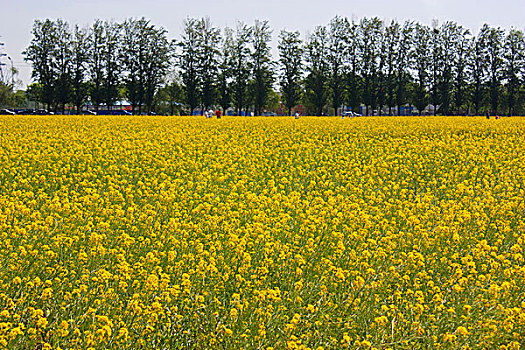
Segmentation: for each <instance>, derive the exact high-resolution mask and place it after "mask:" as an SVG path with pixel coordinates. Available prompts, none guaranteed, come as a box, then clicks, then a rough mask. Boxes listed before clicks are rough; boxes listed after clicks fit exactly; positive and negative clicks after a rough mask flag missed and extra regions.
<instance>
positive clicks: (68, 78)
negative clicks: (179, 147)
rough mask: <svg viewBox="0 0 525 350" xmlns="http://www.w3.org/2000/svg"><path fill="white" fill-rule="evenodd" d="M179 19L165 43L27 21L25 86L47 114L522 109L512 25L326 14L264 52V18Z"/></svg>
mask: <svg viewBox="0 0 525 350" xmlns="http://www.w3.org/2000/svg"><path fill="white" fill-rule="evenodd" d="M183 27H184V30H183V33H182V36H181V37H180V38H177V39H175V40H170V39H169V38H168V35H167V32H166V30H165V29H163V28H161V27H156V26H155V25H153V24H151V23H150V22H149V21H148V20H146V19H144V18H141V19H128V20H126V21H124V22H123V23H114V22H108V21H101V20H97V21H95V22H94V23H93V24H92V25H91V27H89V28H81V27H79V26H74V27H73V28H72V27H71V26H70V25H69V24H68V23H67V22H65V21H63V20H55V21H53V20H49V19H46V20H43V21H42V20H37V21H35V22H34V26H33V32H32V33H33V39H32V41H31V44H30V45H29V47H28V48H27V50H26V51H25V52H24V54H25V56H26V60H27V61H29V62H31V63H32V65H33V78H34V81H35V83H34V84H32V85H30V86H29V88H28V93H29V94H30V95H31V96H33V98H34V99H37V100H38V101H40V102H41V103H43V104H44V105H46V106H47V107H48V109H55V110H61V109H62V110H63V109H65V108H66V107H67V106H69V107H70V108H74V109H77V110H80V109H82V108H83V106H85V104H86V103H89V104H91V105H92V106H93V108H94V109H95V110H97V109H98V108H100V106H113V105H114V104H115V102H116V101H117V100H119V99H126V100H128V101H129V102H130V103H131V105H132V108H133V111H134V112H135V113H143V112H151V111H157V112H159V111H161V112H164V113H171V114H173V113H176V112H177V108H181V106H184V107H182V108H185V110H184V111H181V110H179V112H185V113H188V112H190V111H193V110H195V109H198V108H200V109H208V108H220V109H223V110H227V109H229V108H232V109H233V110H234V112H235V113H238V114H241V113H242V112H244V113H246V112H248V111H253V112H255V113H256V114H261V113H262V112H263V111H264V110H266V109H272V110H275V109H276V108H278V107H279V102H282V104H283V105H284V111H285V112H286V113H291V111H292V109H293V108H294V107H295V106H296V105H298V104H303V105H304V106H305V107H306V109H307V111H308V112H309V113H310V114H315V115H322V114H336V113H340V111H341V110H342V108H343V107H346V109H348V108H351V109H352V110H354V111H359V109H362V110H363V111H364V112H365V114H371V113H373V111H375V113H378V114H395V113H400V111H401V107H406V106H414V107H416V108H417V110H419V111H420V113H421V112H422V111H424V110H425V109H427V111H431V113H439V114H443V115H449V114H481V113H486V112H490V113H499V114H509V115H515V114H522V113H523V112H524V109H525V105H524V101H525V99H524V98H523V97H524V93H523V92H524V90H523V79H524V69H525V39H524V34H523V32H522V31H521V30H519V29H510V30H508V31H505V30H503V29H501V28H494V27H491V26H489V25H484V26H483V27H482V28H481V30H480V32H479V33H478V35H476V36H475V35H472V33H471V32H470V31H469V30H468V29H466V28H464V27H462V26H461V25H459V24H457V23H455V22H445V23H443V24H442V25H438V24H437V23H433V25H432V26H430V27H429V26H426V25H422V24H420V23H416V22H413V21H406V22H404V23H398V22H396V21H392V22H390V23H385V22H384V21H382V20H381V19H379V18H377V17H376V18H363V19H361V20H359V21H353V20H349V19H347V18H345V17H335V18H333V19H332V20H331V21H330V23H328V25H326V26H318V27H316V28H314V29H313V31H312V32H311V34H309V35H308V36H307V37H306V38H301V37H300V34H299V32H298V31H295V32H294V31H292V32H291V31H286V30H282V31H281V32H280V33H279V36H278V46H277V47H278V52H279V55H278V57H277V58H274V57H272V54H271V40H272V35H271V34H272V30H271V29H270V27H269V25H268V22H267V21H255V23H254V24H253V25H251V26H250V25H247V24H245V23H242V22H238V23H237V26H236V27H235V28H224V29H222V30H221V29H220V28H217V27H215V26H213V24H212V23H211V21H210V19H209V18H202V19H195V18H188V19H186V20H185V21H184V26H183ZM277 93H278V94H277ZM279 96H280V97H279ZM429 105H432V106H436V107H435V108H433V107H432V108H427V107H428V106H429ZM106 108H107V107H106Z"/></svg>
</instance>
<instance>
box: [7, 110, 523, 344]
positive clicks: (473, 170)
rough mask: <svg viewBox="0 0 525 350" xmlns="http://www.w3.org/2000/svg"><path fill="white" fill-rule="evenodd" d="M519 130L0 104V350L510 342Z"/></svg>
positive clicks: (516, 266) (465, 123) (519, 222)
mask: <svg viewBox="0 0 525 350" xmlns="http://www.w3.org/2000/svg"><path fill="white" fill-rule="evenodd" d="M524 135H525V120H524V119H520V118H503V119H501V120H494V119H492V120H486V119H484V118H462V117H446V118H444V117H423V118H398V117H392V118H390V117H389V118H373V117H371V118H355V119H344V120H342V119H338V118H337V119H336V118H314V117H311V118H310V117H306V118H301V119H298V120H295V119H293V118H240V117H239V118H233V117H231V118H228V117H227V118H223V119H221V120H216V119H213V120H211V119H204V118H202V117H161V116H158V117H116V116H115V117H113V116H106V117H102V116H90V117H85V116H82V117H77V116H49V117H41V116H25V117H20V116H15V117H10V116H9V117H0V164H1V167H0V260H1V264H0V348H9V349H59V348H61V349H123V348H130V349H186V348H187V349H341V348H349V349H418V348H421V349H430V348H432V349H509V350H511V349H512V350H517V349H522V348H523V347H524V346H525V263H524V254H525V252H524V248H525V204H524V198H525V193H524V191H525V165H524V164H525V152H524V151H525V148H524V145H525V140H524Z"/></svg>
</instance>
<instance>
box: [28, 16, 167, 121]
mask: <svg viewBox="0 0 525 350" xmlns="http://www.w3.org/2000/svg"><path fill="white" fill-rule="evenodd" d="M171 53H172V48H171V43H170V42H169V41H168V39H167V36H166V30H164V29H163V28H157V27H155V26H154V25H152V24H151V23H150V22H149V21H147V20H146V19H144V18H141V19H128V20H126V21H124V22H123V23H115V22H110V21H101V20H96V21H95V22H94V23H93V25H92V26H91V27H89V28H80V27H79V26H75V27H74V28H71V27H70V26H69V24H68V23H67V22H65V21H63V20H60V19H58V20H56V21H52V20H49V19H46V20H44V21H40V20H36V21H35V22H34V25H33V39H32V41H31V44H30V45H29V47H28V48H27V49H26V51H25V52H24V54H25V55H26V60H28V61H30V62H31V63H32V65H33V73H32V74H33V78H34V79H35V80H36V81H37V82H38V85H36V86H35V87H33V90H36V91H38V97H39V99H40V101H41V102H42V103H44V104H45V105H46V106H47V108H48V109H61V110H62V111H63V110H64V109H65V107H66V105H67V104H70V105H72V106H75V108H76V109H77V111H78V110H80V109H81V108H82V107H83V105H84V104H85V103H86V102H87V101H90V103H91V104H92V105H93V107H94V109H95V110H97V111H98V109H99V107H100V106H101V105H106V106H108V108H111V106H113V105H114V103H115V102H116V101H117V99H118V98H119V97H125V98H126V99H127V100H128V101H129V102H130V103H131V105H132V108H133V110H134V111H135V110H138V111H139V112H141V111H142V108H143V107H144V108H146V110H147V111H151V110H152V109H153V101H154V96H155V93H156V92H157V90H158V88H159V87H160V85H161V83H162V82H163V79H164V76H165V74H166V72H167V70H168V68H169V66H170V60H171V57H172V56H171Z"/></svg>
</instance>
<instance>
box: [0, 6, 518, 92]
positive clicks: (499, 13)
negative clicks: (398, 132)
mask: <svg viewBox="0 0 525 350" xmlns="http://www.w3.org/2000/svg"><path fill="white" fill-rule="evenodd" d="M335 15H341V16H347V17H349V18H352V16H354V17H355V18H357V19H359V18H361V17H365V16H366V17H373V16H378V17H380V18H382V19H385V20H387V21H390V20H391V19H397V20H398V21H404V20H406V19H411V20H416V21H418V22H420V23H424V24H428V25H430V24H431V22H432V19H434V18H435V19H438V20H439V22H440V23H442V22H444V21H446V20H453V21H456V22H458V23H459V24H461V25H463V26H465V27H467V28H469V29H471V30H472V31H473V32H474V33H477V31H478V30H479V28H480V27H481V26H482V25H483V23H489V24H491V25H493V26H501V27H502V28H505V29H508V28H511V27H516V28H520V29H524V28H525V0H392V1H391V0H322V1H308V0H302V1H300V0H261V1H249V0H244V1H241V0H183V1H181V0H171V1H170V0H150V1H144V0H2V2H1V4H0V42H4V43H5V47H4V49H3V51H4V52H5V53H7V54H8V55H10V56H11V57H12V58H13V62H14V65H15V66H16V67H17V68H18V69H19V70H20V76H19V78H20V79H22V81H23V83H24V84H28V83H30V82H31V79H30V73H31V67H30V66H29V64H28V63H25V62H24V61H23V56H22V54H21V52H22V51H23V50H24V49H25V48H26V47H27V46H28V44H29V42H30V41H31V27H32V24H33V21H34V20H35V19H37V18H38V19H44V18H62V19H64V20H66V21H68V22H69V23H70V24H80V25H90V24H91V23H92V22H93V20H94V19H96V18H100V19H114V20H116V21H122V20H123V19H125V18H128V17H142V16H144V17H146V18H148V19H150V20H151V21H152V22H153V23H154V24H156V25H158V26H162V27H164V28H166V29H167V30H168V33H169V37H170V38H174V39H178V38H179V37H180V33H181V29H182V23H183V20H184V19H185V18H186V17H202V16H210V18H211V20H212V22H213V23H214V24H215V25H217V26H219V27H221V28H222V27H225V26H234V25H235V22H236V20H242V21H244V22H247V23H253V21H254V20H255V19H261V20H264V19H265V20H268V21H269V22H270V26H271V28H272V29H273V30H274V41H275V38H276V36H277V34H278V32H279V31H280V30H281V29H288V30H299V31H300V32H301V33H302V34H303V35H304V34H305V33H306V32H308V31H310V30H311V29H313V28H314V27H315V26H316V25H321V24H327V23H328V22H329V20H330V19H331V18H332V17H334V16H335ZM5 61H6V60H5V59H4V62H5Z"/></svg>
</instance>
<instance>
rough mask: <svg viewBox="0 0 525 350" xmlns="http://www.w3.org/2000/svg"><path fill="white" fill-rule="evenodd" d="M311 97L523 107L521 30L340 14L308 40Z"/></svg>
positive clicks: (322, 104) (329, 101)
mask: <svg viewBox="0 0 525 350" xmlns="http://www.w3.org/2000/svg"><path fill="white" fill-rule="evenodd" d="M303 46H304V48H305V55H304V65H303V67H304V69H305V74H306V79H305V85H304V92H305V97H306V98H305V99H304V100H305V102H306V103H309V104H310V106H312V110H314V111H316V112H317V114H320V113H321V112H322V111H323V110H324V109H326V106H327V105H331V107H332V111H337V110H338V108H340V107H341V106H342V105H346V106H350V107H352V109H353V110H354V111H355V110H357V109H358V108H359V107H360V106H363V107H364V110H365V113H366V114H370V113H371V110H376V111H377V113H379V114H381V113H387V114H393V112H392V111H393V109H395V110H396V111H397V113H398V114H399V113H401V108H400V107H402V106H407V105H413V106H415V107H416V108H417V109H418V110H419V111H420V112H422V111H424V110H425V109H426V108H427V106H429V105H431V106H432V107H431V108H430V111H431V112H433V113H441V114H454V113H475V114H479V113H481V112H483V111H490V112H492V113H498V112H499V113H503V112H506V113H508V114H509V115H510V114H515V113H517V112H519V113H522V112H523V99H522V93H521V92H522V88H523V81H524V70H525V40H524V35H523V32H522V31H521V30H518V29H511V30H510V31H508V32H505V31H504V30H502V29H501V28H494V27H490V26H489V25H484V26H483V27H482V28H481V30H480V32H479V33H478V35H477V36H474V35H472V33H471V32H470V31H469V30H468V29H466V28H464V27H462V26H461V25H459V24H457V23H455V22H445V23H443V24H442V25H441V26H439V25H438V24H437V23H436V22H434V23H433V25H432V26H430V27H429V26H425V25H422V24H419V23H415V22H412V21H406V22H404V23H398V22H396V21H392V22H391V23H389V24H386V23H384V22H383V21H382V20H380V19H379V18H364V19H362V20H360V21H359V22H355V21H349V20H348V19H346V18H342V17H335V18H334V19H332V21H331V22H330V23H329V24H328V25H327V26H320V27H317V28H315V30H314V31H313V33H312V34H310V35H309V36H308V37H307V38H306V42H305V43H304V45H303Z"/></svg>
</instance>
